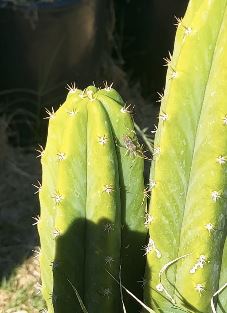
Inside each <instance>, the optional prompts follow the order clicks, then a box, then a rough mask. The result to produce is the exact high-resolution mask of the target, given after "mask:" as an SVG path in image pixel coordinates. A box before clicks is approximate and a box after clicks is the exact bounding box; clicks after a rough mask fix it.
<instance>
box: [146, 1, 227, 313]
mask: <svg viewBox="0 0 227 313" xmlns="http://www.w3.org/2000/svg"><path fill="white" fill-rule="evenodd" d="M178 23H179V26H178V30H177V35H176V42H175V49H174V53H173V56H172V57H171V58H170V59H169V60H167V63H168V74H167V80H166V89H165V92H164V95H163V98H162V104H161V111H160V115H159V126H158V130H157V133H156V138H155V144H154V161H153V165H152V170H151V181H150V187H151V188H152V194H151V201H150V207H149V214H148V222H149V223H148V224H149V242H148V244H147V246H146V247H145V253H146V255H147V268H146V280H147V284H146V286H145V301H146V303H148V304H150V305H151V306H152V307H153V308H154V309H155V310H156V311H157V312H164V313H167V312H174V307H181V308H184V309H185V310H186V309H187V310H188V311H189V312H200V313H201V312H202V313H208V312H211V300H212V299H213V295H214V294H215V293H216V292H217V291H218V290H219V289H220V288H221V286H223V285H224V284H225V283H226V282H227V263H226V258H227V256H226V253H227V252H226V251H227V250H226V247H225V250H224V242H225V240H226V234H227V224H226V216H227V191H226V190H227V104H226V95H227V93H226V86H227V1H226V0H218V1H217V0H209V1H208V0H199V1H198V0H191V1H190V3H189V6H188V10H187V12H186V15H185V17H184V19H183V20H178ZM222 260H223V262H222ZM224 292H225V291H223V294H220V297H219V300H218V301H217V298H218V297H216V298H214V307H218V310H219V311H218V312H227V302H226V292H225V297H224ZM217 302H218V305H217ZM212 312H213V311H212Z"/></svg>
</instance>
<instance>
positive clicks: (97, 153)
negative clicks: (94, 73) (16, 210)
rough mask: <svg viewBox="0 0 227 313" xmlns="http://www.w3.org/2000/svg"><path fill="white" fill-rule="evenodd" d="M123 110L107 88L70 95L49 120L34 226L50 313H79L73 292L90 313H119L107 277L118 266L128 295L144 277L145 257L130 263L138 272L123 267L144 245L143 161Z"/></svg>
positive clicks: (118, 302) (73, 91)
mask: <svg viewBox="0 0 227 313" xmlns="http://www.w3.org/2000/svg"><path fill="white" fill-rule="evenodd" d="M122 104H123V101H122V99H121V98H120V96H119V95H118V94H117V93H116V91H114V90H113V89H112V88H111V87H106V88H105V89H104V90H100V91H99V90H98V89H97V88H95V87H93V86H91V87H88V88H87V89H86V90H84V91H80V90H76V89H74V88H71V89H70V91H69V94H68V97H67V99H66V102H65V103H64V104H63V105H62V106H61V107H60V108H59V110H58V111H57V112H56V113H54V112H50V114H49V119H50V123H49V131H48V139H47V145H46V148H45V150H44V152H43V153H42V168H43V177H42V187H41V188H40V192H39V195H40V203H41V217H40V220H39V223H38V229H39V234H40V241H41V254H40V266H41V278H42V293H43V296H44V298H45V300H46V303H47V308H48V312H49V313H52V312H55V313H73V312H75V313H77V312H82V309H81V306H80V304H79V301H78V299H77V297H76V294H75V292H74V290H73V288H72V285H73V286H74V287H75V288H76V289H77V291H78V293H79V295H80V297H81V299H82V301H83V303H84V305H85V307H86V309H87V310H88V312H89V313H90V312H94V313H95V312H120V311H121V299H120V289H119V286H118V285H117V284H116V282H115V281H114V280H113V278H112V277H111V275H109V274H108V272H107V271H109V272H110V273H111V274H112V275H114V276H115V277H116V278H118V275H119V269H120V265H121V266H122V273H123V274H122V276H123V279H124V281H125V283H126V284H128V283H130V285H129V286H127V287H128V288H129V289H132V290H137V289H138V287H137V286H138V282H137V280H138V276H139V277H141V276H142V275H143V272H144V258H142V253H138V254H137V255H136V256H135V259H136V260H137V261H138V262H140V264H141V265H137V264H135V266H136V268H135V266H131V267H129V268H127V266H126V265H125V264H127V262H128V261H125V260H128V259H129V258H131V257H132V255H133V254H135V250H136V249H137V245H138V246H141V245H143V243H144V241H145V237H146V231H145V230H144V227H143V216H144V206H145V204H144V202H143V195H144V182H143V158H142V157H141V152H140V151H139V150H140V146H139V144H138V143H137V139H136V136H135V134H134V131H133V122H132V119H131V116H130V112H128V111H127V110H125V107H124V106H122ZM126 137H127V138H128V140H131V142H132V143H133V144H134V146H135V149H134V150H133V151H131V150H130V149H129V148H128V146H127V145H126V144H125V138H126ZM134 177H135V179H134ZM124 228H125V229H127V232H126V234H125V233H124V231H122V229H124ZM130 236H131V237H132V238H134V239H135V238H136V240H134V241H130V239H131V237H130ZM126 243H127V245H128V250H127V251H129V252H127V253H125V248H126V247H125V245H126ZM138 269H139V270H138ZM136 270H138V272H136ZM140 293H141V291H140ZM127 304H128V305H131V304H130V302H129V303H127ZM134 307H135V306H134ZM131 312H133V310H132V311H131ZM134 312H136V309H134Z"/></svg>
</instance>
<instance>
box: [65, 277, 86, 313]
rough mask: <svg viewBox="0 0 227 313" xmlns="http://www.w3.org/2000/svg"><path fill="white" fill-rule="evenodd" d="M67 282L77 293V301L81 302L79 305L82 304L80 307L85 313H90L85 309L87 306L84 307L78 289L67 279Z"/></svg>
mask: <svg viewBox="0 0 227 313" xmlns="http://www.w3.org/2000/svg"><path fill="white" fill-rule="evenodd" d="M67 280H68V282H69V283H70V285H71V286H72V288H73V290H74V292H75V294H76V296H77V299H78V301H79V303H80V307H81V309H82V311H83V313H88V311H87V309H86V308H85V305H84V303H83V301H82V299H81V297H80V295H79V292H78V291H77V289H76V287H75V286H74V285H73V284H72V283H71V281H70V280H69V279H67Z"/></svg>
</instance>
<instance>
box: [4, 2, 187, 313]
mask: <svg viewBox="0 0 227 313" xmlns="http://www.w3.org/2000/svg"><path fill="white" fill-rule="evenodd" d="M187 4H188V0H32V1H30V0H0V179H1V181H0V284H1V285H0V313H38V312H41V309H42V307H43V302H42V299H41V296H40V294H39V292H38V291H39V283H40V282H39V266H38V262H37V259H36V258H35V255H36V254H37V250H38V246H39V241H38V236H37V231H36V226H35V225H32V224H35V223H36V220H35V218H34V217H36V216H37V215H38V214H39V205H38V199H37V195H34V193H35V192H36V187H35V186H33V185H37V184H38V182H37V181H38V180H40V176H41V174H40V164H39V159H38V158H37V155H38V154H39V152H37V151H35V150H39V149H40V148H39V144H41V145H43V146H45V141H46V131H47V120H45V119H43V118H44V117H45V116H46V112H45V108H47V109H49V110H50V109H51V108H52V107H53V108H54V109H57V108H58V107H59V105H60V104H61V103H63V102H64V99H65V97H66V94H67V89H66V86H67V84H71V83H73V82H75V85H76V87H78V88H82V89H83V88H85V87H86V86H88V85H89V84H95V85H96V86H97V87H102V86H104V82H105V81H106V82H107V83H108V84H109V85H110V84H111V83H113V87H114V88H115V89H117V90H118V91H119V92H120V94H121V95H122V97H123V98H124V99H125V101H127V103H131V104H132V105H134V106H135V114H134V116H133V117H134V119H135V121H136V123H137V124H138V125H139V127H140V128H141V129H144V128H148V130H147V134H148V135H151V130H152V129H153V128H154V124H155V123H156V118H157V114H158V111H159V103H158V102H157V100H158V94H157V93H158V92H159V93H162V92H163V89H164V86H165V74H166V67H164V66H163V64H164V61H163V58H164V57H166V56H168V53H169V51H170V52H171V51H172V49H173V44H174V36H175V32H176V26H174V24H175V22H176V21H175V17H183V15H184V12H185V10H186V8H187ZM34 287H36V288H34Z"/></svg>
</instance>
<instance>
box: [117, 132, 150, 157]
mask: <svg viewBox="0 0 227 313" xmlns="http://www.w3.org/2000/svg"><path fill="white" fill-rule="evenodd" d="M122 141H123V147H124V148H125V149H126V155H127V154H129V155H131V156H134V157H136V156H138V157H141V158H143V159H148V158H147V157H146V156H145V155H144V151H143V146H142V145H140V144H139V143H138V142H137V140H136V139H135V138H132V137H130V136H128V135H124V136H123V138H122Z"/></svg>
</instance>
